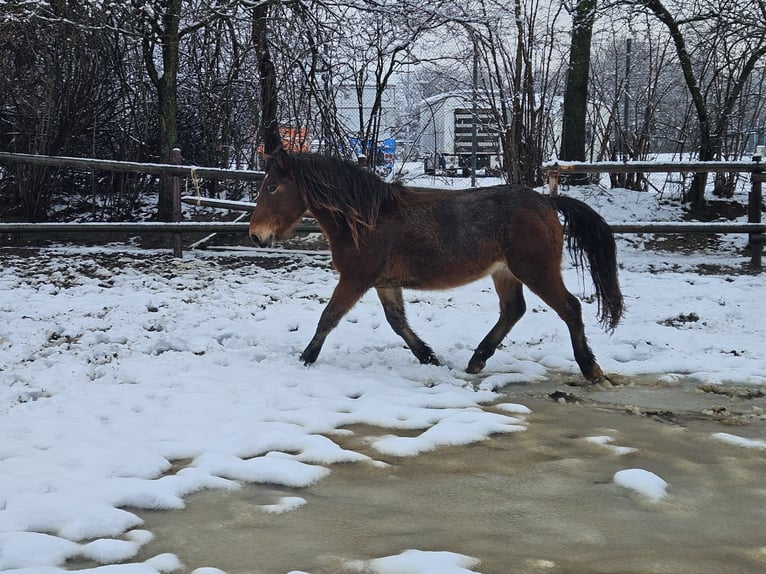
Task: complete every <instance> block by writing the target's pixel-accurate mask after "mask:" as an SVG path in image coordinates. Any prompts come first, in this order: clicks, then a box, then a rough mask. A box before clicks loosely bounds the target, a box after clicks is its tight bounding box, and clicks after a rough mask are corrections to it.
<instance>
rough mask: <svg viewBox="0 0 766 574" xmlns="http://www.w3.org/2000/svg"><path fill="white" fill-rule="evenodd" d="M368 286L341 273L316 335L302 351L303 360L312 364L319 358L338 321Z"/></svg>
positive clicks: (323, 312) (320, 319)
mask: <svg viewBox="0 0 766 574" xmlns="http://www.w3.org/2000/svg"><path fill="white" fill-rule="evenodd" d="M368 288H369V287H367V286H366V285H365V286H362V285H360V284H359V283H358V282H355V281H349V280H347V279H344V278H343V276H342V275H341V278H340V281H339V282H338V284H337V285H336V286H335V291H333V293H332V297H331V298H330V302H329V303H328V304H327V307H325V308H324V311H322V316H321V317H320V318H319V324H318V325H317V330H316V332H315V333H314V337H313V338H312V339H311V342H310V343H309V344H308V346H306V348H305V349H304V351H303V353H301V360H302V361H303V362H304V363H305V364H307V365H310V364H311V363H313V362H314V361H316V360H317V357H318V356H319V352H320V351H321V350H322V345H324V341H325V339H326V338H327V335H328V334H329V333H330V331H332V330H333V329H334V328H335V327H336V326H337V325H338V322H339V321H340V320H341V319H342V318H343V316H344V315H345V314H346V313H348V311H349V310H350V309H351V307H353V306H354V304H355V303H356V302H357V301H359V299H360V298H361V297H362V295H364V293H365V291H367V289H368Z"/></svg>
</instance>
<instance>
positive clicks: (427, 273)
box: [387, 259, 506, 290]
mask: <svg viewBox="0 0 766 574" xmlns="http://www.w3.org/2000/svg"><path fill="white" fill-rule="evenodd" d="M500 269H506V265H505V263H503V262H501V261H491V262H476V261H474V262H466V261H458V260H456V259H453V260H451V261H432V262H430V263H425V262H424V263H422V264H420V265H417V266H412V267H410V268H409V269H408V272H407V273H392V274H391V275H390V277H389V279H390V283H391V284H392V285H395V286H399V287H405V288H408V289H427V290H430V289H432V290H438V289H450V288H452V287H460V286H461V285H466V284H468V283H473V282H474V281H476V280H478V279H481V278H482V277H486V276H487V275H491V274H492V273H495V272H496V271H498V270H500ZM387 283H388V281H387Z"/></svg>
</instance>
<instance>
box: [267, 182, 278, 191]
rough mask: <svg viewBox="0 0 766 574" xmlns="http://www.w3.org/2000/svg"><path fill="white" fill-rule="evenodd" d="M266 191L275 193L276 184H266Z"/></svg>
mask: <svg viewBox="0 0 766 574" xmlns="http://www.w3.org/2000/svg"><path fill="white" fill-rule="evenodd" d="M266 191H268V192H269V193H276V192H277V184H276V183H270V184H269V185H267V186H266Z"/></svg>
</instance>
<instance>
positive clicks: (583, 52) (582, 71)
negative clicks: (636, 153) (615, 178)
mask: <svg viewBox="0 0 766 574" xmlns="http://www.w3.org/2000/svg"><path fill="white" fill-rule="evenodd" d="M596 5H597V0H578V1H577V4H576V5H575V6H574V9H573V11H572V42H571V45H570V50H569V68H568V70H567V79H566V89H565V91H564V107H563V114H564V121H563V125H562V132H561V151H560V154H559V155H560V157H561V159H565V160H572V161H583V160H585V134H586V129H585V127H586V118H587V114H588V78H589V77H590V54H591V37H592V34H593V25H594V23H595V21H596ZM584 181H587V177H585V176H579V177H578V176H573V177H572V178H571V179H569V182H570V183H583V182H584Z"/></svg>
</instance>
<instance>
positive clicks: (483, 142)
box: [417, 92, 502, 173]
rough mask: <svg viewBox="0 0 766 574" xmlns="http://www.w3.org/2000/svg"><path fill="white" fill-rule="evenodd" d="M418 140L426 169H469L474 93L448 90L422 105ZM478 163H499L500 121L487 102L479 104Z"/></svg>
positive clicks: (484, 165)
mask: <svg viewBox="0 0 766 574" xmlns="http://www.w3.org/2000/svg"><path fill="white" fill-rule="evenodd" d="M419 117H420V124H419V130H418V138H417V144H418V147H419V148H420V150H421V154H422V155H423V157H424V159H425V161H426V169H428V170H431V169H434V170H439V169H444V170H446V171H448V172H450V171H456V172H458V173H460V172H469V171H470V167H471V165H472V154H473V129H474V112H473V102H472V100H471V95H470V94H466V93H465V92H448V93H443V94H438V95H436V96H432V97H431V98H428V99H426V100H424V101H423V102H422V104H421V105H420V107H419ZM475 124H476V167H477V168H478V169H487V168H490V169H495V168H497V167H499V166H500V164H501V158H502V148H501V143H500V134H499V132H498V128H497V121H496V119H495V114H494V112H493V110H492V109H491V108H490V107H489V106H487V105H486V102H479V103H478V105H477V108H476V118H475Z"/></svg>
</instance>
